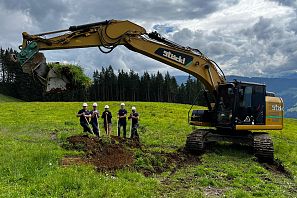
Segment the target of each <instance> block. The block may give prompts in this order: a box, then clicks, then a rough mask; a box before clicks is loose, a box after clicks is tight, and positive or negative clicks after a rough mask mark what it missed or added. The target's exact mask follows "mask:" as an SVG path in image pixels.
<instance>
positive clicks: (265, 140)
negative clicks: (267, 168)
mask: <svg viewBox="0 0 297 198" xmlns="http://www.w3.org/2000/svg"><path fill="white" fill-rule="evenodd" d="M253 135H254V154H255V156H256V157H257V158H258V160H259V161H264V162H272V161H273V160H274V156H273V153H274V149H273V142H272V140H271V138H270V136H269V135H268V134H267V133H253Z"/></svg>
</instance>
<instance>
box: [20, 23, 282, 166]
mask: <svg viewBox="0 0 297 198" xmlns="http://www.w3.org/2000/svg"><path fill="white" fill-rule="evenodd" d="M52 34H55V36H52V37H48V36H49V35H52ZM118 45H124V46H125V47H126V48H128V49H129V50H132V51H135V52H138V53H140V54H143V55H145V56H148V57H150V58H152V59H155V60H158V61H160V62H162V63H165V64H167V65H169V66H172V67H174V68H177V69H179V70H182V71H184V72H187V73H188V74H191V75H193V76H195V77H196V78H197V79H198V80H200V81H201V82H202V83H203V85H204V88H205V90H204V93H205V94H204V96H205V99H206V101H207V107H208V110H193V111H192V110H190V111H189V112H192V114H191V116H188V117H189V124H191V125H194V126H203V127H201V128H200V129H196V130H195V131H193V132H192V133H191V134H189V135H188V137H187V140H186V147H185V148H186V149H187V150H188V151H190V152H193V153H199V152H202V151H203V150H204V149H205V146H206V145H207V143H210V142H216V141H227V142H235V143H240V144H245V145H249V146H251V147H252V148H253V150H254V154H255V156H256V157H257V158H258V159H259V160H264V161H271V160H273V159H274V156H273V155H274V149H273V142H272V140H271V138H270V136H269V135H268V133H265V132H263V130H281V129H282V128H283V115H284V109H283V106H284V104H283V101H282V99H281V98H280V97H276V96H275V94H274V93H271V92H267V91H266V86H265V85H263V84H257V83H249V82H238V81H236V80H234V81H233V82H227V81H226V78H225V76H224V73H223V72H222V70H221V69H220V67H219V66H218V65H217V64H216V63H215V62H214V61H213V60H211V59H209V58H208V57H207V56H205V55H204V54H203V53H202V52H201V51H200V50H198V49H194V48H191V47H184V46H181V45H179V44H177V43H174V42H172V41H170V40H168V39H166V38H164V37H162V36H161V35H160V34H159V33H157V32H151V33H147V32H146V30H145V29H144V28H143V27H141V26H139V25H137V24H135V23H132V22H130V21H126V20H123V21H121V20H108V21H103V22H98V23H91V24H84V25H79V26H70V27H69V28H68V29H64V30H58V31H53V32H46V33H41V34H35V35H30V34H28V33H26V32H23V43H22V45H21V46H20V50H21V52H20V53H18V54H16V56H15V60H16V61H18V62H19V63H20V64H21V65H22V69H23V71H24V72H26V73H29V74H31V75H33V76H35V77H37V78H38V79H39V80H40V82H41V83H42V84H43V85H44V86H45V87H46V91H53V90H55V91H61V90H65V89H67V87H68V86H69V82H70V81H69V80H68V78H67V76H65V75H63V74H61V73H58V72H57V71H55V70H54V68H49V67H48V66H47V64H46V60H45V57H44V55H43V53H41V52H40V51H42V50H59V49H70V48H87V47H98V48H99V50H100V51H101V52H103V53H109V52H111V51H112V50H113V49H114V48H115V47H117V46H118ZM197 92H198V90H197ZM202 128H203V129H202Z"/></svg>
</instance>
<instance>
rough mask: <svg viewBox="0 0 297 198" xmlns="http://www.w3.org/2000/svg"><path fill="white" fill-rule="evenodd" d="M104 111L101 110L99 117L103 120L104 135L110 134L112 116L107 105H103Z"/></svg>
mask: <svg viewBox="0 0 297 198" xmlns="http://www.w3.org/2000/svg"><path fill="white" fill-rule="evenodd" d="M104 109H105V110H104V112H102V116H101V118H102V119H103V122H104V129H105V132H106V135H108V136H110V134H111V118H112V114H111V112H110V111H109V106H108V105H105V107H104Z"/></svg>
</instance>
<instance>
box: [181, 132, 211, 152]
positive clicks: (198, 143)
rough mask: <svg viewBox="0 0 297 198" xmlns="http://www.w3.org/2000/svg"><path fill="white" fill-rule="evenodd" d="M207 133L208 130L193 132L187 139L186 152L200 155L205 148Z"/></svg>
mask: <svg viewBox="0 0 297 198" xmlns="http://www.w3.org/2000/svg"><path fill="white" fill-rule="evenodd" d="M208 133H209V131H208V130H203V129H198V130H195V131H193V132H192V133H191V134H190V135H188V137H187V141H186V147H185V148H186V150H187V151H189V152H191V153H201V152H203V150H204V148H205V136H206V135H207V134H208Z"/></svg>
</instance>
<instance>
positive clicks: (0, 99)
mask: <svg viewBox="0 0 297 198" xmlns="http://www.w3.org/2000/svg"><path fill="white" fill-rule="evenodd" d="M20 101H21V100H19V99H16V98H13V97H10V96H6V95H3V94H0V102H20Z"/></svg>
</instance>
